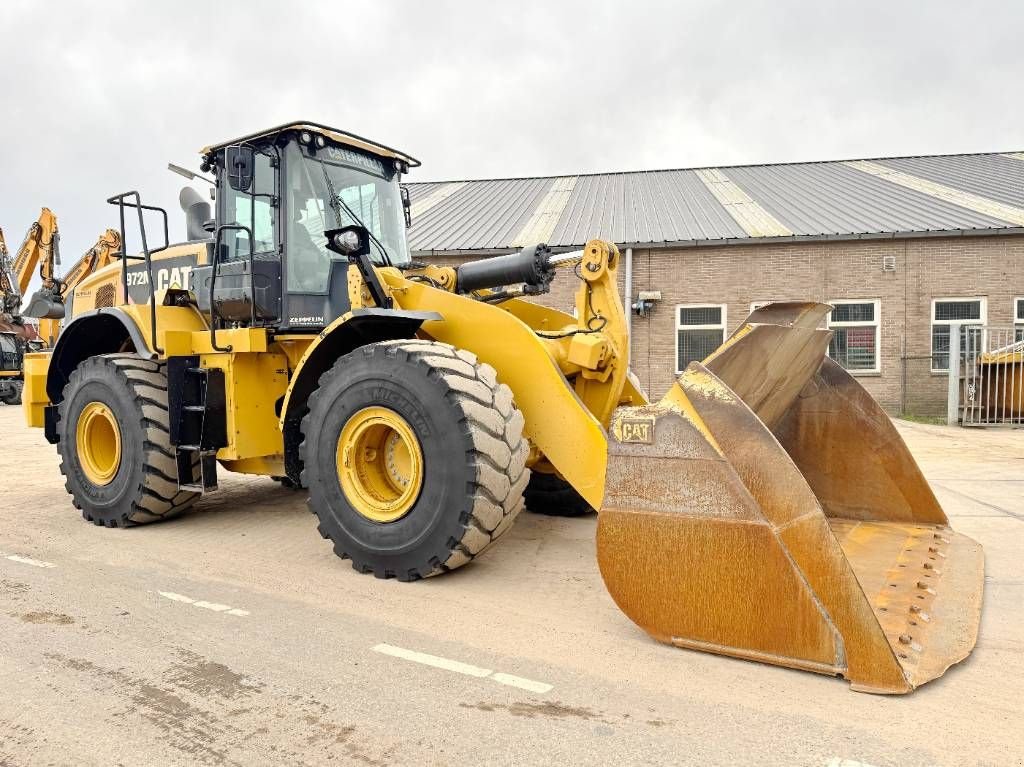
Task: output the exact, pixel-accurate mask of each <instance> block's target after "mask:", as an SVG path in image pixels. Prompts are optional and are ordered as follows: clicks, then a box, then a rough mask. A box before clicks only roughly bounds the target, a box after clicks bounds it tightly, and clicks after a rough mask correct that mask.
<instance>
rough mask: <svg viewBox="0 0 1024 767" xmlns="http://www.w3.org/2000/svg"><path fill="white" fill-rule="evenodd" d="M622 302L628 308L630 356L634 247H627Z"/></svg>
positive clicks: (631, 350)
mask: <svg viewBox="0 0 1024 767" xmlns="http://www.w3.org/2000/svg"><path fill="white" fill-rule="evenodd" d="M623 292H624V293H625V295H624V296H623V300H622V304H623V308H624V309H625V310H626V338H628V339H629V346H630V349H629V356H630V357H632V356H633V348H632V347H633V305H632V304H633V249H632V248H626V284H625V290H624V291H623Z"/></svg>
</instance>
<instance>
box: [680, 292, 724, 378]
mask: <svg viewBox="0 0 1024 767" xmlns="http://www.w3.org/2000/svg"><path fill="white" fill-rule="evenodd" d="M724 340H725V304H683V305H681V306H677V307H676V372H677V373H681V372H682V371H684V370H686V366H687V365H689V364H690V363H691V362H693V361H694V360H696V361H698V362H699V361H700V360H702V359H704V358H705V357H707V356H708V355H709V354H711V352H713V351H714V350H715V349H717V348H718V347H719V346H721V344H722V342H723V341H724Z"/></svg>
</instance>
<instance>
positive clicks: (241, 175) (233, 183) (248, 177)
mask: <svg viewBox="0 0 1024 767" xmlns="http://www.w3.org/2000/svg"><path fill="white" fill-rule="evenodd" d="M255 165H256V158H255V153H254V152H253V150H252V147H251V146H229V147H228V148H227V149H226V150H225V152H224V167H225V168H226V170H227V174H228V184H229V185H230V187H231V188H232V189H234V190H235V191H236V192H247V191H249V187H251V186H252V175H253V168H254V167H255Z"/></svg>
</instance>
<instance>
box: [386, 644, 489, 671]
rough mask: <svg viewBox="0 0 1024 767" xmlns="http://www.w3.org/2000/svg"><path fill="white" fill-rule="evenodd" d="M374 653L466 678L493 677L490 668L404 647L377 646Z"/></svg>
mask: <svg viewBox="0 0 1024 767" xmlns="http://www.w3.org/2000/svg"><path fill="white" fill-rule="evenodd" d="M373 651H374V652H379V653H383V654H384V655H390V656H392V657H393V658H402V659H403V660H411V661H413V662H414V663H422V664H423V665H424V666H433V667H434V668H443V669H445V670H446V671H454V672H455V673H456V674H465V675H466V676H476V677H481V678H482V677H486V676H490V675H491V670H490V669H489V668H480V667H479V666H471V665H469V664H468V663H460V662H459V661H457V660H448V658H441V657H439V656H437V655H427V654H426V653H425V652H416V651H415V650H406V649H405V648H404V647H395V646H394V645H390V644H379V645H376V646H374V647H373Z"/></svg>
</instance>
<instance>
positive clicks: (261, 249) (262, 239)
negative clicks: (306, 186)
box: [224, 153, 277, 261]
mask: <svg viewBox="0 0 1024 767" xmlns="http://www.w3.org/2000/svg"><path fill="white" fill-rule="evenodd" d="M253 175H254V177H253V184H252V189H250V190H249V191H246V192H238V191H236V190H234V189H231V188H230V186H228V185H226V184H225V187H226V188H225V191H224V206H225V209H224V213H225V216H224V220H225V221H226V222H227V223H229V224H240V225H241V226H247V227H249V229H250V230H252V233H253V236H254V237H255V240H256V241H255V244H254V247H253V253H254V254H255V256H256V257H257V258H259V257H260V255H263V256H264V257H266V256H267V255H275V256H276V253H277V221H276V219H277V210H276V208H275V207H274V204H273V203H274V189H275V186H276V185H275V178H274V167H273V165H272V164H271V161H270V156H269V155H267V154H262V153H257V155H256V158H255V163H254V172H253ZM224 242H225V243H226V244H227V247H228V253H227V257H226V260H228V261H234V260H237V259H244V258H248V257H249V235H248V233H247V232H240V231H236V230H228V231H227V232H225V233H224Z"/></svg>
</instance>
